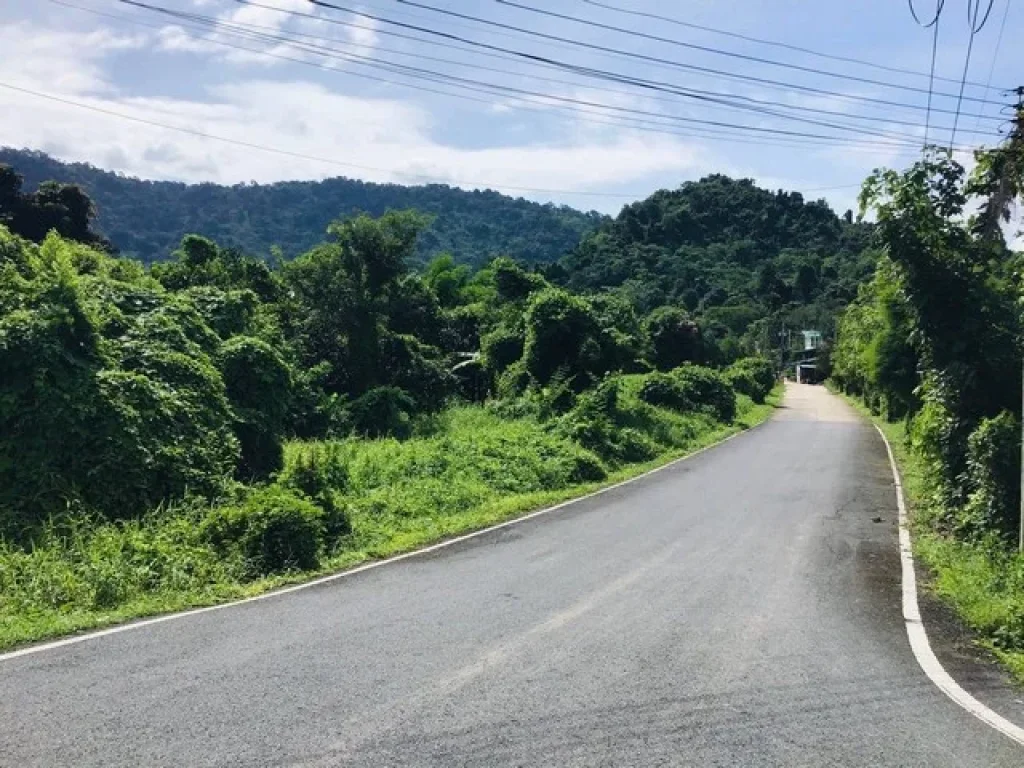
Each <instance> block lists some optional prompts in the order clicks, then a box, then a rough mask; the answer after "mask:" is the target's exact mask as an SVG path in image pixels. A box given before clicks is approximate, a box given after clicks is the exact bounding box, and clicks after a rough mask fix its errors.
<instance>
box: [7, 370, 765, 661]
mask: <svg viewBox="0 0 1024 768" xmlns="http://www.w3.org/2000/svg"><path fill="white" fill-rule="evenodd" d="M638 386H639V382H637V381H636V380H633V379H631V378H630V377H625V379H624V382H623V385H622V397H621V402H622V408H621V412H620V419H621V421H623V422H624V424H623V425H622V426H624V427H625V426H627V424H626V422H628V427H629V428H631V429H634V430H637V431H639V432H641V433H642V434H644V435H645V436H646V437H647V439H649V441H650V442H651V444H653V445H654V446H656V447H657V452H658V453H657V456H656V457H655V458H653V459H652V460H648V461H644V462H642V463H632V464H626V463H615V462H608V461H602V460H601V459H599V458H598V457H597V456H596V455H594V454H593V453H591V452H589V451H587V450H585V449H583V448H582V447H580V446H579V445H578V444H576V443H575V442H573V441H571V440H569V439H568V438H566V437H564V436H561V435H559V434H558V432H557V430H553V429H551V428H550V425H545V424H543V423H541V422H540V421H538V420H537V419H535V418H533V417H531V416H522V417H518V418H502V417H501V416H499V415H497V414H495V413H493V412H491V411H489V410H487V409H486V408H483V407H478V406H463V407H455V408H452V409H450V410H448V411H445V412H444V413H442V414H441V415H439V416H437V417H435V418H434V420H433V422H432V423H431V424H429V425H427V428H425V429H422V430H421V433H422V434H420V435H419V436H415V437H413V438H411V439H408V440H404V441H398V440H394V439H382V440H360V439H350V440H343V441H334V442H329V443H326V442H298V441H296V442H292V443H290V444H288V445H287V446H286V466H291V465H293V464H295V463H296V462H301V461H302V460H303V458H304V457H306V458H308V457H309V455H310V454H311V453H314V454H316V456H317V457H318V461H319V462H320V464H319V465H318V466H319V470H318V471H320V472H322V473H323V478H325V480H324V482H326V483H327V484H328V485H329V486H330V491H331V492H332V493H333V494H335V495H334V496H333V500H334V501H335V502H336V503H337V504H339V505H341V506H343V507H344V508H346V509H347V513H348V517H349V523H350V524H351V531H350V532H348V533H346V534H344V535H342V536H341V537H340V538H338V539H337V540H336V541H335V542H333V543H332V544H331V545H330V546H329V547H326V546H325V548H324V551H323V552H322V554H321V557H320V567H319V568H318V569H316V570H307V571H302V572H298V571H292V572H286V573H279V574H275V575H272V576H266V577H262V578H260V577H254V576H253V574H252V572H251V569H249V568H247V567H246V566H247V563H246V562H245V561H244V559H243V558H242V557H241V556H240V555H239V554H238V553H233V552H225V551H223V550H219V549H217V548H215V547H214V546H213V545H212V544H211V543H210V541H209V540H208V539H207V538H206V537H205V536H204V534H203V529H204V527H203V522H204V520H207V519H209V518H210V516H211V515H214V514H215V513H216V512H217V511H218V509H217V508H216V507H211V506H210V505H208V504H207V505H194V504H193V505H187V504H183V505H178V506H172V507H168V508H164V509H161V510H158V511H155V512H153V513H152V514H150V515H149V516H147V517H145V518H144V519H141V520H136V521H126V522H117V523H109V522H101V521H98V520H97V519H95V518H89V517H86V516H79V517H72V518H70V519H69V520H66V521H64V522H62V523H61V525H59V526H56V525H51V526H50V527H49V528H47V529H46V530H45V531H44V533H43V534H42V535H41V536H40V537H38V538H37V539H36V541H35V542H34V544H33V546H32V547H31V548H30V549H27V550H24V549H19V548H16V547H14V546H13V545H10V544H5V543H3V542H2V541H0V648H3V647H11V646H14V645H17V644H20V643H25V642H30V641H33V640H39V639H43V638H47V637H53V636H57V635H61V634H66V633H69V632H73V631H76V630H81V629H85V628H89V627H97V626H102V625H106V624H110V623H114V622H117V621H123V620H125V619H129V618H133V617H138V616H145V615H152V614H155V613H161V612H166V611H173V610H178V609H182V608H186V607H194V606H199V605H209V604H213V603H216V602H222V601H224V600H229V599H232V598H238V597H243V596H247V595H252V594H257V593H259V592H263V591H266V590H268V589H272V588H274V587H275V586H279V585H281V584H284V583H287V582H294V581H301V580H303V579H308V578H311V577H312V576H314V575H317V574H320V573H324V572H328V571H336V570H338V569H342V568H345V567H347V566H350V565H353V564H355V563H358V562H361V561H365V560H367V559H371V558H375V557H384V556H387V555H391V554H395V553H397V552H401V551H405V550H408V549H411V548H414V547H417V546H421V545H423V544H426V543H429V542H432V541H437V540H438V539H441V538H444V537H447V536H452V535H455V534H458V533H462V532H465V531H468V530H472V529H475V528H480V527H483V526H486V525H489V524H492V523H494V522H497V521H500V520H504V519H507V518H509V517H512V516H515V515H517V514H520V513H523V512H525V511H528V510H531V509H536V508H538V507H541V506H544V505H547V504H552V503H556V502H558V501H562V500H564V499H567V498H571V497H573V496H576V495H580V494H583V493H586V492H588V491H590V490H593V489H596V488H598V487H600V486H601V485H602V484H607V483H610V482H616V481H619V480H622V479H625V478H627V477H630V476H633V475H636V474H639V473H640V472H642V471H645V470H646V469H649V468H651V467H654V466H657V465H659V464H663V463H665V462H667V461H669V460H671V459H672V458H675V457H677V456H680V455H683V454H685V453H687V452H690V451H693V450H696V449H698V448H700V447H702V446H704V445H707V444H709V443H711V442H714V441H716V440H719V439H721V438H723V437H725V436H726V435H728V434H730V433H733V432H736V431H738V430H740V429H743V428H744V427H747V426H750V425H753V424H756V423H758V422H760V421H763V420H764V419H766V418H767V417H768V416H769V415H770V413H771V411H772V402H773V400H772V399H771V398H770V399H769V404H765V405H754V404H753V403H752V401H750V400H749V398H746V397H743V396H741V397H740V398H739V399H738V416H737V419H736V422H735V423H733V424H723V423H721V422H717V421H715V420H714V419H712V418H711V417H709V416H708V415H706V414H701V413H690V414H680V413H676V412H673V411H669V410H665V409H661V408H655V407H653V406H650V405H648V404H646V403H642V402H640V401H639V399H637V397H636V390H637V388H638ZM286 472H287V470H286ZM237 502H238V500H237V499H227V500H225V501H224V504H234V503H237Z"/></svg>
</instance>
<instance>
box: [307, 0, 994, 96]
mask: <svg viewBox="0 0 1024 768" xmlns="http://www.w3.org/2000/svg"><path fill="white" fill-rule="evenodd" d="M499 1H502V2H504V0H499ZM308 2H310V3H313V4H314V5H319V6H324V7H331V4H330V3H327V2H323V0H308ZM395 2H396V3H400V4H402V5H409V6H412V7H414V8H423V9H425V10H430V11H434V12H435V13H439V14H441V15H444V16H454V17H455V18H459V19H467V20H469V21H475V22H477V23H479V24H483V25H485V26H489V27H496V28H498V29H510V30H514V31H517V32H523V33H525V34H529V35H533V36H535V37H538V38H542V39H545V40H558V41H560V42H568V43H572V44H573V45H576V46H579V47H581V48H589V49H592V50H597V51H605V52H606V53H614V54H617V55H619V56H625V57H628V58H633V59H639V60H643V61H662V62H667V63H670V64H672V65H673V66H678V67H682V68H684V69H694V70H698V71H705V72H713V73H715V74H719V75H726V76H738V75H737V74H736V73H734V72H726V71H723V70H719V69H714V68H712V67H696V66H695V65H692V64H686V63H684V62H678V61H674V60H671V59H665V58H662V57H657V56H649V55H647V54H642V53H637V52H635V51H627V50H625V49H622V48H612V47H610V46H605V45H599V44H597V43H588V42H585V41H583V40H574V39H572V38H569V37H563V36H561V35H552V34H549V33H547V32H541V31H539V30H535V29H529V28H528V27H519V26H516V25H515V24H506V23H504V22H501V21H495V20H494V19H487V18H483V17H480V16H473V15H472V14H468V13H461V12H459V11H453V10H451V9H449V8H438V7H437V6H433V5H428V4H427V3H420V2H417V1H416V0H395ZM518 7H521V8H529V6H525V5H520V6H518ZM531 10H534V11H537V12H539V13H544V14H550V13H552V12H551V11H541V10H539V9H531ZM570 18H573V19H574V20H578V19H576V18H575V17H570ZM579 21H581V23H585V24H595V25H596V24H597V22H590V21H587V20H585V19H584V20H579ZM619 31H628V30H621V29H620V30H619ZM632 34H635V35H638V36H641V37H653V36H651V35H647V34H646V33H640V32H633V33H632ZM659 40H663V41H665V42H672V41H671V40H670V38H663V39H661V38H659ZM675 42H678V41H675ZM680 45H682V43H680ZM687 45H688V44H687ZM712 50H713V49H712ZM736 55H737V56H741V54H736ZM809 71H811V72H815V70H813V69H810V70H809ZM820 74H823V73H820ZM743 78H744V79H749V80H751V81H753V82H767V83H779V82H780V81H777V80H772V79H770V78H757V77H754V76H752V75H744V76H743ZM851 79H856V78H851ZM861 82H871V83H872V84H874V85H885V86H887V87H890V88H899V89H901V90H907V91H912V92H916V93H922V94H923V93H926V91H925V89H924V88H918V87H916V86H910V85H897V84H893V83H885V82H883V81H880V80H879V81H869V80H861ZM783 84H784V85H786V86H787V87H795V86H794V85H793V84H791V83H783ZM939 95H942V96H949V97H950V98H952V97H953V94H951V93H941V94H939ZM964 99H966V100H968V101H978V102H980V101H981V99H980V98H976V97H973V96H965V97H964Z"/></svg>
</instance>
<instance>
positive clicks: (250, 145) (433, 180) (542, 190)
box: [0, 82, 647, 199]
mask: <svg viewBox="0 0 1024 768" xmlns="http://www.w3.org/2000/svg"><path fill="white" fill-rule="evenodd" d="M0 88H6V89H8V90H11V91H16V92H19V93H23V94H27V95H30V96H35V97H38V98H41V99H46V100H48V101H54V102H58V103H60V104H65V105H68V106H72V107H77V108H79V109H85V110H89V111H90V112H97V113H99V114H103V115H108V116H110V117H116V118H119V119H122V120H129V121H131V122H134V123H140V124H142V125H149V126H153V127H156V128H163V129H165V130H168V131H177V132H178V133H185V134H189V135H191V136H197V137H199V138H202V139H210V140H211V141H220V142H224V143H226V144H234V145H236V146H239V147H245V148H246V149H255V150H259V151H260V152H270V153H273V154H276V155H284V156H286V157H292V158H297V159H300V160H310V161H313V162H318V163H326V164H330V165H335V166H339V167H342V168H354V169H356V170H360V171H373V172H375V173H387V174H392V175H398V176H403V177H406V178H411V179H423V180H425V181H426V182H427V183H430V184H446V185H452V186H460V187H474V188H477V189H511V190H514V191H517V192H534V193H539V194H556V195H585V196H588V197H614V198H629V199H638V198H641V197H643V196H644V195H645V194H647V193H635V192H623V193H618V192H589V191H585V190H578V189H551V188H547V187H521V186H516V185H513V184H496V183H493V182H480V181H456V180H452V179H444V178H442V177H439V176H429V175H427V174H422V173H406V172H405V171H402V170H398V169H394V168H380V167H376V166H372V165H358V164H356V163H348V162H343V161H340V160H335V159H333V158H329V157H318V156H316V155H310V154H306V153H304V152H292V151H291V150H287V149H279V148H277V147H270V146H267V145H265V144H257V143H255V142H251V141H242V140H239V139H231V138H228V137H225V136H218V135H216V134H211V133H207V132H205V131H200V130H197V129H193V128H187V127H183V126H179V125H170V124H167V123H161V122H158V121H156V120H148V119H145V118H141V117H136V116H134V115H128V114H125V113H123V112H117V111H115V110H111V109H106V108H104V107H97V106H95V105H92V104H83V103H82V102H79V101H74V100H73V99H67V98H64V97H61V96H54V95H52V94H48V93H41V92H40V91H35V90H32V89H29V88H22V87H20V86H16V85H12V84H10V83H4V82H0Z"/></svg>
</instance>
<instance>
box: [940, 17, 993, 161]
mask: <svg viewBox="0 0 1024 768" xmlns="http://www.w3.org/2000/svg"><path fill="white" fill-rule="evenodd" d="M981 3H982V0H967V24H968V26H969V27H970V29H971V35H970V37H969V38H968V40H967V55H966V56H965V57H964V74H963V77H961V78H960V95H959V96H958V97H957V100H956V116H955V117H954V118H953V130H952V132H951V133H950V135H949V148H950V150H952V149H953V142H954V141H956V126H957V123H958V122H959V121H960V105H961V104H962V103H963V100H964V83H965V82H967V70H968V69H969V68H970V66H971V51H972V49H973V48H974V37H975V35H977V34H978V33H979V32H981V30H982V29H984V27H985V24H986V23H987V22H988V17H989V14H990V13H992V6H993V5H994V4H995V0H988V8H986V9H985V15H984V16H983V17H982V18H981V21H980V22H979V21H978V14H979V13H981ZM986 101H987V100H986Z"/></svg>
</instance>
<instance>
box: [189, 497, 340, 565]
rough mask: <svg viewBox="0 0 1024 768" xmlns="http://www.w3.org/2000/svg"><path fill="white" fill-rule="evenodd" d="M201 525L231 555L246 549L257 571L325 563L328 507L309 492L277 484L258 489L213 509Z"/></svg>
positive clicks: (245, 556)
mask: <svg viewBox="0 0 1024 768" xmlns="http://www.w3.org/2000/svg"><path fill="white" fill-rule="evenodd" d="M202 530H203V533H204V535H205V536H206V538H207V539H208V540H209V541H210V542H211V543H212V544H213V545H214V546H216V547H217V548H218V549H219V550H221V551H223V552H224V553H225V554H226V555H228V556H231V555H233V554H237V555H241V557H242V558H243V559H244V562H245V569H246V572H247V573H248V574H250V575H252V576H265V575H269V574H272V573H280V572H283V571H288V570H311V569H313V568H316V567H317V566H318V565H319V564H320V552H321V550H322V549H323V545H324V512H323V510H322V509H320V507H318V506H316V504H314V503H313V502H312V501H311V500H310V499H308V498H306V497H305V496H303V495H301V494H298V493H295V492H293V491H290V490H288V489H287V488H284V487H282V486H279V485H275V486H270V487H267V488H262V489H259V490H257V491H254V492H253V493H251V494H250V495H249V496H248V498H246V499H245V501H244V502H243V503H241V504H238V505H232V506H224V507H219V508H217V509H215V510H213V511H212V512H211V513H210V514H209V515H208V516H207V518H206V519H205V520H204V521H203V524H202Z"/></svg>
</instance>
